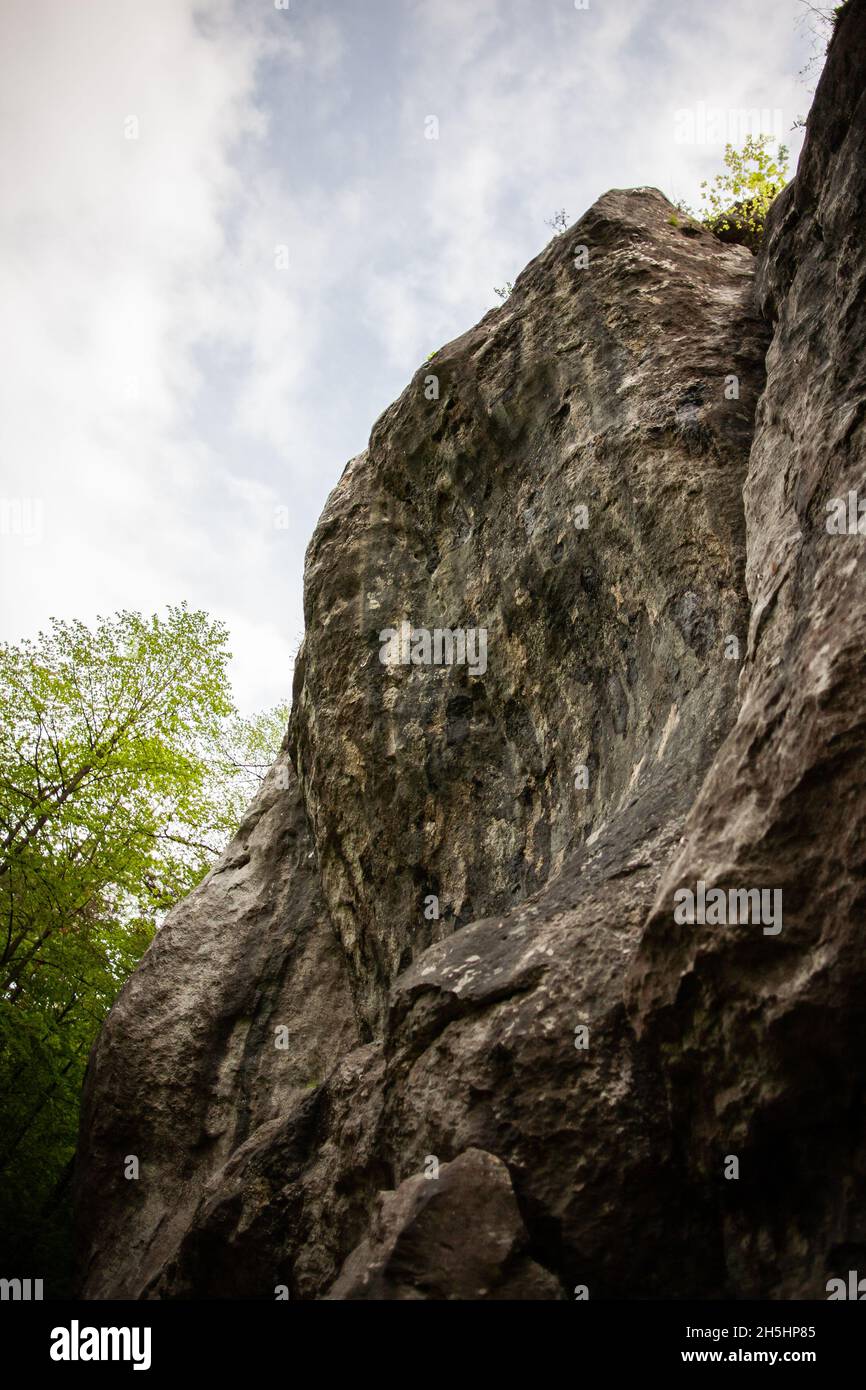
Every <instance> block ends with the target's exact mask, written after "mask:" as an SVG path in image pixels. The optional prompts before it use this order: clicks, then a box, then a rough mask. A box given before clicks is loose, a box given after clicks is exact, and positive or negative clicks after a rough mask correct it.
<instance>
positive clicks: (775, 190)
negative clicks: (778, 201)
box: [701, 135, 788, 251]
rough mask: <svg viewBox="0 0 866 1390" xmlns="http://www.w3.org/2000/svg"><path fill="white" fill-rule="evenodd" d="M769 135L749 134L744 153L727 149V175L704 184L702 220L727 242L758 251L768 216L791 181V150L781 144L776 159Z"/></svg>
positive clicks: (702, 187)
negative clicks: (772, 153) (773, 203)
mask: <svg viewBox="0 0 866 1390" xmlns="http://www.w3.org/2000/svg"><path fill="white" fill-rule="evenodd" d="M770 141H771V137H770V136H769V135H749V136H747V138H746V142H745V144H744V145H743V148H742V149H741V150H735V149H734V147H733V145H726V146H725V159H724V163H725V172H724V173H722V174H716V176H715V178H714V179H713V180H712V182H709V181H708V180H707V179H704V181H703V182H702V183H701V200H702V202H703V204H704V207H703V210H702V217H701V220H702V221H703V223H704V226H705V227H709V229H710V230H711V231H713V232H715V233H716V234H717V236H720V237H721V238H722V240H723V241H733V242H739V243H740V244H742V245H744V246H748V247H749V248H750V249H751V250H752V251H754V250H756V249H757V247H758V245H759V244H760V241H761V238H762V237H763V235H764V225H765V223H766V220H767V213H768V211H769V209H770V204H771V203H772V202H773V199H774V198H776V197H777V196H778V194H779V193H781V191H782V189H783V188H784V187H785V183H786V182H787V178H788V148H787V146H786V145H780V146H779V151H778V154H777V156H776V158H775V159H774V158H773V157H772V155H771V154H770V152H769V150H768V149H767V146H768V145H769V144H770Z"/></svg>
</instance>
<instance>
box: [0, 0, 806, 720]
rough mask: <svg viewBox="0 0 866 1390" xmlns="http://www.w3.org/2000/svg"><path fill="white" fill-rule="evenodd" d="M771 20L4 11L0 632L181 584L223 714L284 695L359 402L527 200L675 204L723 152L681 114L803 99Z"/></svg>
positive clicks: (356, 428) (511, 227)
mask: <svg viewBox="0 0 866 1390" xmlns="http://www.w3.org/2000/svg"><path fill="white" fill-rule="evenodd" d="M798 14H799V6H798V5H797V4H796V0H779V3H778V4H776V5H775V6H773V7H761V8H760V9H759V8H757V7H755V6H754V5H753V3H752V0H728V3H726V4H725V5H724V6H718V5H716V4H715V3H712V0H705V2H704V3H701V4H698V3H696V0H671V3H669V4H667V5H665V6H658V5H654V4H650V3H649V0H604V3H602V2H601V0H598V2H597V3H596V0H592V4H591V8H590V10H588V11H576V10H575V9H574V6H573V4H572V3H571V0H533V3H532V5H527V4H525V3H523V0H472V3H468V2H467V0H436V2H435V3H430V0H414V3H407V2H406V0H376V3H375V4H372V3H368V4H365V5H363V6H358V5H357V4H356V3H354V0H329V3H327V4H324V3H316V4H314V3H313V0H296V3H293V5H292V7H291V9H290V10H289V11H276V10H275V9H274V8H273V7H272V6H271V5H270V4H268V3H264V0H263V3H262V4H260V5H259V4H256V5H251V4H249V3H237V4H236V3H233V2H232V0H208V3H207V4H206V5H205V6H203V7H199V5H198V4H197V3H196V0H149V3H148V4H147V5H134V6H133V5H118V4H117V3H116V0H88V3H87V5H86V6H82V5H70V4H69V3H67V2H66V0H47V2H46V0H42V3H40V4H38V5H34V4H33V3H32V0H6V3H5V5H4V7H3V9H2V12H0V44H2V48H3V51H4V53H5V54H6V55H7V60H6V63H5V65H4V67H5V71H4V86H3V90H2V93H0V107H2V117H3V119H2V134H0V154H2V159H3V164H4V171H5V178H4V198H3V204H2V209H0V295H2V302H3V304H4V326H5V329H6V332H5V335H4V339H3V343H2V346H0V469H2V481H0V497H5V498H15V497H31V498H41V499H42V500H43V502H44V538H43V540H42V541H41V543H33V541H32V538H27V537H16V536H14V535H12V536H9V535H7V536H0V635H2V636H3V637H5V638H7V639H11V640H15V639H16V638H17V637H19V636H21V635H23V634H25V633H28V632H32V631H33V630H34V629H35V628H36V627H38V626H39V625H40V624H41V623H44V622H45V620H46V619H47V617H48V616H49V615H50V614H52V613H57V614H59V615H61V616H67V617H71V616H76V617H82V618H85V619H89V618H92V617H93V616H94V615H95V614H96V613H97V612H105V611H110V610H112V609H114V608H116V607H119V606H128V607H135V608H140V609H143V610H153V609H155V608H157V607H159V606H161V605H163V604H165V603H167V602H177V601H179V600H180V599H182V598H187V599H188V600H189V601H191V602H192V603H195V604H197V605H200V606H202V607H205V608H207V609H208V610H209V611H211V612H212V613H214V614H215V615H217V616H219V617H222V618H223V619H224V620H225V621H227V622H228V623H229V625H230V627H231V630H232V634H233V646H234V648H235V652H236V661H235V666H234V670H235V678H236V684H237V690H238V696H239V698H240V699H241V700H242V703H243V704H244V706H245V707H246V708H249V709H251V708H254V707H256V706H258V705H262V704H264V703H266V702H271V701H274V700H276V699H279V698H282V697H285V696H287V695H288V691H289V687H288V668H289V663H290V658H291V655H292V652H293V650H294V649H295V647H296V645H297V636H298V633H299V630H300V626H301V611H302V606H301V569H302V561H303V552H304V548H305V545H306V542H307V540H308V539H309V535H310V533H311V531H312V528H313V526H314V524H315V521H316V518H317V515H318V512H319V510H320V509H321V505H322V502H323V500H324V497H325V495H326V493H327V491H328V490H329V489H330V487H331V486H333V484H334V483H335V482H336V480H337V478H338V477H339V474H340V472H341V470H342V467H343V464H344V463H345V462H346V460H347V458H349V457H350V456H351V455H352V454H353V453H356V452H357V451H358V450H359V449H360V448H362V447H363V445H364V443H365V441H366V438H367V434H368V432H369V429H370V426H371V425H372V423H373V421H374V420H375V418H376V416H377V415H378V414H379V412H380V411H381V410H382V409H383V408H384V407H385V406H386V405H387V404H388V402H389V401H390V400H391V399H392V398H393V397H394V396H395V395H396V394H398V393H399V391H400V390H401V389H402V388H403V386H404V385H405V384H406V382H407V380H408V378H409V375H410V373H411V372H412V371H413V370H414V369H415V368H416V367H417V366H418V365H420V363H421V361H422V360H423V359H424V358H425V357H426V356H427V354H428V353H429V352H430V351H432V350H433V349H434V348H438V347H440V346H441V345H442V344H443V343H444V342H445V341H447V340H448V339H449V338H451V337H453V336H455V335H456V334H457V333H459V332H462V331H463V330H464V329H466V328H468V327H469V326H470V325H471V324H472V323H473V322H474V321H475V320H476V319H477V318H478V317H479V315H480V314H481V313H483V312H484V311H485V310H486V309H488V308H490V307H492V306H493V305H494V304H495V303H496V302H497V301H496V300H495V297H494V295H493V287H494V285H497V284H501V283H502V282H503V281H504V280H506V279H512V280H513V279H514V278H515V276H516V274H517V273H518V272H519V271H520V269H522V267H523V265H524V264H525V262H526V261H527V260H528V259H529V258H530V257H531V256H532V255H534V254H536V253H537V251H538V250H540V249H541V246H542V245H543V244H544V241H545V240H546V238H547V237H548V235H549V231H548V229H547V228H545V226H544V219H545V218H546V217H548V216H550V215H551V214H552V213H553V212H554V210H555V209H557V208H559V207H561V206H563V205H564V206H565V207H566V208H567V210H568V212H569V214H570V216H571V217H572V218H575V217H577V216H579V215H580V214H581V213H582V212H583V211H585V209H586V207H587V206H589V204H590V203H591V202H592V201H594V199H595V198H596V197H598V196H599V195H600V194H601V193H602V192H603V191H605V189H607V188H608V187H611V186H620V187H621V186H628V185H630V184H648V183H649V184H651V183H655V184H658V185H660V186H661V187H663V188H664V189H665V191H667V192H669V193H673V194H674V195H677V196H685V197H687V198H689V199H690V200H691V201H695V200H696V196H697V185H698V181H699V180H700V178H702V177H705V176H707V175H708V174H710V173H712V172H713V171H714V169H715V168H716V167H717V166H718V163H719V151H718V150H717V149H711V148H707V147H702V146H678V145H677V144H676V142H675V138H674V115H675V112H676V109H677V108H678V107H682V106H686V105H689V104H690V103H695V102H698V101H700V100H703V101H705V102H707V103H719V104H723V105H724V106H726V107H738V106H755V105H758V106H762V105H764V106H770V107H776V106H779V107H782V108H783V109H784V111H785V112H786V115H787V114H790V117H791V119H793V117H794V116H795V115H797V114H799V113H800V112H801V111H802V110H803V108H804V107H805V106H806V105H807V95H806V93H805V90H804V89H803V87H802V86H801V85H800V84H799V83H798V81H797V76H796V74H797V70H798V68H799V67H800V66H801V65H802V63H803V62H804V61H805V57H806V56H807V54H808V47H809V45H808V41H807V39H806V36H805V35H804V34H803V32H802V30H801V29H798V28H797V25H796V23H795V19H796V16H797V15H798ZM430 114H436V115H437V116H438V118H439V121H440V138H439V140H438V141H431V140H426V139H425V138H424V120H425V117H426V116H428V115H430ZM130 116H135V117H136V118H137V120H138V122H139V131H138V139H137V140H129V139H126V138H125V128H126V129H128V126H125V123H126V122H127V121H128V118H129V117H130ZM282 245H285V246H286V247H287V251H288V268H287V269H286V270H278V269H277V268H276V265H275V260H274V253H275V247H277V246H282ZM277 506H282V507H284V508H286V515H287V517H288V525H287V527H286V528H285V529H277V528H275V526H274V509H275V507H277Z"/></svg>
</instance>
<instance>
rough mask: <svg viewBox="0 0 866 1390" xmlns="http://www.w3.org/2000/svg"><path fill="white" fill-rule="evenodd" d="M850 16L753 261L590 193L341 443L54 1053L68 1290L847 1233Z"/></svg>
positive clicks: (762, 1255)
mask: <svg viewBox="0 0 866 1390" xmlns="http://www.w3.org/2000/svg"><path fill="white" fill-rule="evenodd" d="M864 9H866V0H856V3H852V4H851V5H849V7H848V9H847V10H846V12H845V14H844V15H843V17H842V19H841V21H840V23H839V26H838V29H839V32H838V35H837V37H836V39H835V40H834V43H833V46H832V49H831V55H830V59H829V63H828V68H827V71H826V72H825V76H824V78H823V80H822V84H821V88H820V89H819V94H818V97H817V98H816V105H815V110H814V112H813V115H812V117H811V118H810V128H809V135H808V139H807V143H806V147H805V149H804V154H803V158H802V161H801V166H800V170H799V172H798V177H797V180H796V183H795V184H794V186H793V188H792V189H791V190H789V191H788V192H787V193H786V194H785V195H783V197H782V199H780V200H779V203H778V204H777V206H776V208H775V210H774V215H773V223H772V227H771V231H770V234H769V236H768V239H767V243H766V246H765V249H764V251H763V253H762V256H761V258H760V260H759V262H758V265H757V283H756V275H755V269H756V262H755V260H754V258H753V257H752V255H751V253H750V252H749V251H748V250H746V249H745V248H743V247H738V246H726V245H723V244H722V243H721V242H720V241H718V240H717V239H716V238H715V237H713V236H712V235H710V234H709V233H706V232H695V231H693V230H692V229H690V228H688V227H682V226H681V225H679V221H678V219H677V218H676V216H675V215H674V211H673V209H672V208H671V206H670V205H669V204H668V203H667V201H666V200H665V199H664V198H663V197H662V195H661V194H659V193H658V192H656V191H655V190H652V189H638V190H634V191H631V192H613V193H609V194H607V195H605V197H603V198H601V199H600V200H599V201H598V202H597V203H596V204H595V205H594V207H593V208H591V209H590V211H589V212H588V213H587V214H586V216H585V217H584V218H583V219H582V220H581V221H580V222H579V223H578V224H577V225H576V226H575V227H573V228H571V229H570V231H569V232H568V233H566V234H565V235H563V236H561V237H557V238H555V239H554V241H553V242H552V243H551V244H550V245H549V246H548V248H547V249H546V250H545V251H544V252H543V253H542V254H541V255H540V256H539V257H538V258H537V259H536V260H535V261H533V262H532V263H531V265H530V266H528V267H527V269H526V270H525V271H524V272H523V274H522V275H521V276H520V278H519V279H518V281H517V284H516V286H515V289H514V291H513V293H512V295H511V296H510V298H509V299H508V301H507V302H506V304H505V305H504V306H503V307H502V308H501V309H498V310H496V311H494V312H492V313H490V314H488V315H487V316H486V318H485V319H484V320H483V321H482V322H481V323H480V324H479V325H478V326H477V328H475V329H473V330H472V331H470V332H469V333H467V334H465V335H464V336H463V337H462V338H459V339H458V340H457V341H456V342H454V343H451V344H449V345H448V346H447V347H445V348H443V349H442V350H441V351H440V352H439V353H437V354H436V355H435V357H434V358H433V360H432V361H431V362H429V363H428V364H426V366H425V367H423V368H422V369H421V370H420V371H419V373H418V374H417V375H416V377H415V379H414V381H413V382H412V384H411V385H410V387H409V388H408V389H407V391H406V392H405V393H404V394H403V396H402V397H401V398H400V400H399V401H398V402H397V403H396V404H395V405H394V406H392V407H391V409H390V410H388V411H386V413H385V414H384V415H383V417H382V418H381V419H380V420H379V422H378V423H377V425H376V427H375V428H374V430H373V434H372V437H371V440H370V445H369V448H368V450H367V451H366V452H365V453H364V454H362V455H360V456H359V457H358V458H356V459H354V460H353V461H352V462H351V463H350V464H349V465H348V466H347V468H346V470H345V472H344V474H343V477H342V479H341V480H340V483H339V484H338V486H337V487H336V488H335V490H334V492H333V493H332V495H331V498H330V499H329V501H328V504H327V506H326V509H325V512H324V514H323V516H322V519H321V521H320V523H319V526H318V528H317V530H316V534H315V536H314V537H313V540H312V542H311V545H310V549H309V552H308V556H307V567H306V628H307V633H306V638H305V642H304V646H303V649H302V653H301V656H300V659H299V662H298V666H297V672H296V683H295V693H294V705H293V713H292V721H291V726H290V730H289V735H288V738H287V742H286V747H285V749H284V751H283V753H282V754H281V757H280V760H279V761H278V763H277V765H276V766H275V768H274V769H273V770H272V772H271V774H270V776H269V778H268V780H267V782H266V784H265V786H264V788H263V790H262V793H261V795H260V797H259V798H258V800H257V802H256V803H255V805H254V806H253V808H251V811H250V813H249V816H248V817H247V820H246V822H245V824H244V825H243V826H242V827H241V830H240V831H239V833H238V836H237V838H236V840H235V841H234V843H233V844H232V845H231V846H230V847H229V849H228V850H227V852H226V854H225V856H224V857H223V859H222V860H221V861H220V863H219V864H218V865H217V866H216V867H215V868H214V870H213V872H212V873H211V874H210V875H209V877H208V878H207V879H206V880H205V882H204V883H203V884H202V885H201V886H200V887H199V889H198V890H197V891H196V892H195V893H194V894H193V895H192V896H191V897H190V898H189V899H188V900H187V901H186V902H185V903H183V904H182V905H181V906H180V907H179V908H178V909H177V910H176V912H175V913H174V914H173V915H172V917H171V918H170V920H169V922H168V923H167V924H166V926H165V927H164V928H163V930H162V931H161V933H160V934H159V936H158V937H157V940H156V941H155V942H154V945H153V946H152V948H151V950H150V951H149V952H148V954H147V956H146V957H145V959H144V961H143V962H142V965H141V966H140V968H139V970H138V971H137V972H136V974H135V975H134V976H133V978H132V980H131V981H130V983H129V985H128V986H127V988H126V989H125V990H124V992H123V994H122V995H121V998H120V1000H119V1001H118V1003H117V1005H116V1006H115V1009H114V1010H113V1012H112V1014H111V1016H110V1018H109V1020H108V1022H107V1024H106V1026H105V1028H104V1030H103V1033H102V1035H101V1037H100V1039H99V1041H98V1043H97V1046H96V1048H95V1049H94V1054H93V1057H92V1059H91V1064H90V1069H89V1073H88V1081H87V1087H86V1095H85V1107H84V1117H83V1124H82V1139H81V1152H80V1162H79V1172H78V1206H79V1225H80V1234H81V1250H82V1286H83V1290H84V1292H85V1294H86V1295H88V1296H91V1297H112V1296H114V1297H117V1296H131V1297H183V1296H190V1295H194V1296H199V1297H210V1296H214V1297H220V1296H223V1297H226V1296H240V1297H266V1298H267V1297H273V1296H274V1289H275V1287H276V1286H279V1285H285V1286H287V1288H288V1290H289V1292H290V1295H291V1296H292V1297H301V1298H317V1297H330V1298H338V1299H339V1298H354V1299H357V1298H383V1297H384V1298H449V1297H451V1298H532V1299H536V1298H556V1297H562V1296H568V1297H573V1296H574V1295H573V1290H574V1287H575V1286H577V1285H581V1286H585V1287H586V1288H587V1289H588V1291H589V1293H590V1295H591V1296H593V1297H598V1296H614V1297H647V1296H656V1297H659V1296H661V1297H688V1296H712V1295H715V1294H721V1293H741V1294H747V1295H752V1296H783V1297H785V1296H797V1295H802V1294H804V1293H805V1294H807V1295H816V1294H817V1295H820V1294H822V1293H823V1287H824V1282H825V1281H826V1278H827V1277H829V1274H830V1273H833V1272H834V1270H833V1269H832V1268H831V1266H832V1265H833V1262H834V1260H838V1259H842V1260H843V1261H844V1259H846V1258H848V1255H849V1253H850V1252H851V1250H852V1249H853V1248H854V1247H856V1246H857V1245H858V1243H861V1242H863V1241H864V1240H866V1237H864V1234H863V1232H862V1231H861V1230H860V1228H859V1227H858V1225H857V1222H858V1220H860V1219H861V1218H859V1217H858V1215H857V1211H858V1201H859V1198H860V1197H861V1195H862V1192H861V1184H862V1177H863V1168H864V1159H863V1155H864V1153H866V1150H864V1147H863V1142H862V1137H861V1135H860V1132H859V1125H860V1123H861V1122H860V1121H859V1120H858V1121H856V1122H855V1120H853V1119H852V1118H851V1117H852V1116H854V1115H856V1114H857V1113H858V1110H857V1102H858V1098H859V1091H858V1087H859V1086H860V1081H859V1077H860V1076H862V1066H861V1065H860V1063H861V1061H862V1051H863V1031H864V1030H863V1028H862V1026H861V1025H859V1023H858V1010H857V1002H858V998H857V996H858V991H859V990H860V988H861V986H862V983H863V980H862V971H863V962H864V954H863V952H862V951H861V950H859V949H858V946H857V926H858V906H859V904H860V900H861V898H862V890H861V887H860V885H861V883H862V877H863V875H862V859H863V854H862V846H863V833H862V829H861V824H862V821H861V814H860V812H859V809H858V805H857V799H856V793H857V783H858V780H859V776H860V773H861V772H862V766H861V763H862V727H861V725H862V713H861V711H862V710H863V707H864V703H866V699H864V697H863V696H861V687H862V684H863V683H862V679H861V677H862V674H863V673H862V664H863V633H862V624H863V611H864V609H863V603H862V599H863V594H862V591H861V586H862V583H863V578H862V567H861V565H860V564H859V555H860V552H859V547H860V545H861V544H862V543H863V542H862V540H861V539H860V538H859V537H858V536H856V535H855V536H831V535H829V534H828V533H827V532H826V530H825V528H824V517H825V514H826V511H825V504H826V502H828V501H829V500H830V499H831V498H832V497H836V496H846V495H847V492H848V490H849V489H853V488H855V487H856V486H857V485H858V483H862V478H861V477H860V476H859V475H858V471H857V470H858V464H859V462H860V460H861V459H862V440H863V419H864V411H866V407H864V381H863V371H864V367H863V352H862V348H863V287H864V276H866V272H864V258H863V253H862V249H861V243H862V237H861V236H860V229H861V227H862V214H863V210H864V201H866V199H864V187H863V178H864V170H866V160H864V158H863V156H864V149H863V145H864V139H866V134H864V132H866V122H864V111H863V97H862V88H863V81H862V76H863V72H864V62H863V59H864V43H866V22H864ZM756 288H757V293H756ZM771 336H772V340H771ZM768 346H769V354H768V356H767V366H768V371H769V375H768V379H767V380H766V382H765V368H764V359H765V354H767V348H768ZM762 393H763V394H762ZM759 398H760V400H759ZM756 410H757V425H756ZM753 432H754V440H753ZM750 450H751V458H750ZM744 488H745V499H746V500H745V508H744V503H743V496H744ZM858 600H859V601H858ZM404 624H405V625H406V626H405V629H404V626H403V625H404ZM443 629H449V630H456V629H459V630H460V631H462V632H465V633H466V635H467V657H468V659H467V660H466V661H463V662H460V661H458V660H453V661H451V662H448V661H439V662H437V661H436V660H435V659H434V658H435V657H436V656H437V655H439V656H443V655H444V656H447V655H448V652H447V647H446V649H445V650H444V652H437V649H436V648H435V647H434V646H433V644H432V641H431V643H430V645H429V647H428V639H427V636H426V635H425V634H431V633H435V631H436V630H439V631H440V632H441V630H443ZM391 633H393V634H395V636H394V638H393V640H392V641H389V634H391ZM404 633H405V636H403V634H404ZM451 655H452V656H457V657H459V656H460V655H461V653H460V649H459V644H458V647H457V650H456V652H452V653H451ZM383 656H385V657H386V658H390V659H387V660H384V661H383V660H382V657H383ZM699 879H701V880H705V881H706V882H707V883H710V884H713V885H715V884H718V885H720V886H725V887H732V888H740V887H742V888H753V887H758V888H773V889H782V890H783V900H784V926H783V929H782V931H781V932H780V933H779V934H778V935H764V933H763V932H762V931H761V928H760V926H758V927H756V926H755V925H743V926H712V925H702V924H700V923H697V924H693V925H686V926H683V925H679V924H678V923H677V921H676V920H675V917H674V910H673V895H674V893H676V892H677V890H678V889H679V888H681V887H688V886H689V885H694V884H695V883H696V882H697V880H699ZM831 1010H832V1015H831V1014H830V1011H831ZM131 1154H135V1155H136V1156H137V1157H138V1158H139V1161H140V1166H141V1175H140V1178H139V1179H138V1181H129V1180H127V1179H126V1178H125V1176H124V1163H125V1159H126V1157H127V1156H128V1155H131ZM730 1156H735V1157H738V1158H739V1159H740V1163H741V1176H740V1179H739V1181H728V1180H726V1179H725V1176H724V1171H723V1169H724V1165H725V1163H726V1161H727V1160H728V1158H729V1157H730ZM858 1174H859V1175H860V1176H858ZM859 1208H860V1209H862V1203H860V1204H859ZM461 1242H463V1243H462V1244H461ZM847 1267H848V1266H847V1265H846V1266H845V1268H846V1269H847ZM852 1267H854V1266H852Z"/></svg>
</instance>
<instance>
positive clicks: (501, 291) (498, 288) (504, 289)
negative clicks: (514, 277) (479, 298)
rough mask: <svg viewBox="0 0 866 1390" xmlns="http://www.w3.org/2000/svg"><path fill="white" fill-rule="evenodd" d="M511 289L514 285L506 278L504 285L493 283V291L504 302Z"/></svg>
mask: <svg viewBox="0 0 866 1390" xmlns="http://www.w3.org/2000/svg"><path fill="white" fill-rule="evenodd" d="M513 289H514V286H513V285H512V283H511V281H510V280H506V281H505V284H504V285H494V286H493V293H494V294H496V295H498V296H499V298H500V299H501V300H502V302H503V304H504V303H505V301H506V299H507V298H508V296H509V295H510V294H511V291H512V290H513Z"/></svg>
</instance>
